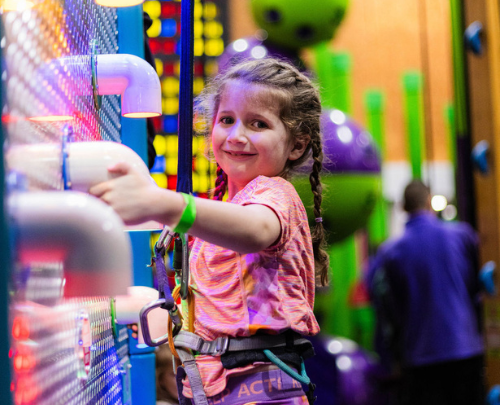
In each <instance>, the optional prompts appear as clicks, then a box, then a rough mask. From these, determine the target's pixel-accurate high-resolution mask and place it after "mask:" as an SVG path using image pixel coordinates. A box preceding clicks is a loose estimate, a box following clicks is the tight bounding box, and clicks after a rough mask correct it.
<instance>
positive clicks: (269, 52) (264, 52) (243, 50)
mask: <svg viewBox="0 0 500 405" xmlns="http://www.w3.org/2000/svg"><path fill="white" fill-rule="evenodd" d="M266 57H274V58H278V59H281V60H285V61H287V62H289V63H291V64H292V65H294V66H295V67H297V69H299V70H300V71H305V70H306V68H305V65H304V62H303V61H302V60H301V59H300V57H299V55H298V53H295V52H292V51H290V50H284V49H280V48H277V47H276V46H275V45H272V44H269V43H267V42H266V41H263V40H260V39H257V38H255V37H247V38H240V39H237V40H236V41H234V42H232V43H230V44H229V45H228V46H227V47H226V49H225V50H224V52H223V53H222V55H221V56H220V57H219V60H218V62H219V73H221V72H224V71H225V70H227V69H229V68H230V67H231V66H234V65H236V64H237V63H239V62H242V61H244V60H256V59H263V58H266Z"/></svg>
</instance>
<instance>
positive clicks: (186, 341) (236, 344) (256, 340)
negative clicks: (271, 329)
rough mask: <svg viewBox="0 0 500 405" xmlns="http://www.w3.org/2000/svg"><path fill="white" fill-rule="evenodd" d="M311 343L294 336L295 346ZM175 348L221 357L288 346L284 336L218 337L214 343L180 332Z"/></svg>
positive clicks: (297, 335)
mask: <svg viewBox="0 0 500 405" xmlns="http://www.w3.org/2000/svg"><path fill="white" fill-rule="evenodd" d="M303 343H309V341H308V340H307V339H305V338H303V337H301V336H300V335H299V334H295V335H294V336H293V344H294V345H300V344H303ZM174 345H175V347H176V348H177V347H181V348H185V349H191V350H194V351H196V352H198V353H199V354H209V355H211V356H220V355H222V354H224V353H226V352H238V351H243V350H262V349H273V348H277V347H284V346H286V337H285V336H284V335H254V336H251V337H241V338H229V337H226V336H224V337H218V338H217V339H215V340H213V341H208V340H203V339H202V338H201V337H199V336H198V335H195V334H194V333H191V332H187V331H184V330H182V331H180V332H179V333H178V334H177V335H176V336H175V337H174Z"/></svg>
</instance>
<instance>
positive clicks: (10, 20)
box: [0, 0, 130, 405]
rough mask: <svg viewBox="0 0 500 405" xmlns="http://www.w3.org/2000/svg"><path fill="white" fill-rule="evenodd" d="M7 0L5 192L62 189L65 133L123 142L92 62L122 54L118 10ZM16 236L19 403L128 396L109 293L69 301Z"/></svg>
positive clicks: (87, 1) (112, 102)
mask: <svg viewBox="0 0 500 405" xmlns="http://www.w3.org/2000/svg"><path fill="white" fill-rule="evenodd" d="M4 3H5V4H3V10H2V15H1V18H2V25H3V30H2V37H1V41H0V45H1V49H2V56H1V58H2V64H1V69H2V72H1V75H2V76H1V77H2V81H3V82H2V86H3V90H4V104H3V109H2V123H3V126H4V130H5V133H6V135H5V137H6V144H5V148H4V152H5V157H6V164H7V168H6V174H7V179H6V183H7V188H8V196H9V195H12V194H14V193H32V192H37V191H41V190H47V191H50V190H62V189H63V187H64V179H63V170H62V155H63V153H64V148H63V145H64V143H63V139H64V140H66V141H89V140H112V141H120V103H119V97H118V96H106V97H103V98H102V105H101V107H100V109H97V107H96V104H95V100H94V96H93V92H92V64H91V60H92V57H91V56H92V53H93V52H94V53H95V52H98V53H102V54H104V53H106V54H109V53H117V52H118V40H117V34H118V33H117V16H116V11H115V10H114V9H111V8H104V7H101V6H97V5H96V4H95V3H94V1H92V0H44V1H39V0H32V1H24V0H23V1H14V2H4ZM23 148H24V149H23ZM30 148H32V149H36V148H38V149H40V150H48V149H51V150H55V151H56V153H55V154H54V153H52V154H51V156H52V158H51V159H46V160H43V159H39V160H38V161H36V162H35V161H33V160H31V159H30V157H29V156H25V157H24V159H23V156H22V154H21V155H20V151H23V150H26V151H29V150H32V149H30ZM53 156H59V157H60V158H55V159H54V158H53ZM10 236H11V240H12V245H13V252H12V256H13V274H12V277H11V282H10V284H9V290H10V294H9V296H10V305H9V325H8V326H9V331H10V332H9V335H10V339H11V340H10V351H9V357H10V360H11V364H12V383H11V390H12V399H13V402H14V403H15V404H16V405H21V404H22V405H30V404H37V405H42V404H47V405H48V404H50V405H58V404H60V405H67V404H122V403H129V402H130V393H129V385H130V381H129V376H128V374H129V373H128V368H129V367H128V354H127V353H128V347H127V333H126V329H125V330H124V329H116V328H113V323H114V322H113V317H112V314H113V313H112V305H111V304H112V302H111V299H110V298H109V297H88V298H85V297H81V298H74V299H65V298H64V297H63V291H64V277H63V274H64V268H63V264H62V263H61V262H58V261H54V262H45V261H44V262H43V263H30V264H29V265H26V264H23V265H21V264H20V261H19V260H18V258H17V256H16V254H17V251H16V249H15V246H16V236H17V235H16V234H15V233H14V232H11V235H10Z"/></svg>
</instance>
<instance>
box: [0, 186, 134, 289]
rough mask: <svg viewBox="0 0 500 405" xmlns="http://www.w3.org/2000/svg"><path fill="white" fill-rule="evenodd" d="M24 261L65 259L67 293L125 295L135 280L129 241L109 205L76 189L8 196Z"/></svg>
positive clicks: (59, 260)
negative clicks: (77, 191)
mask: <svg viewBox="0 0 500 405" xmlns="http://www.w3.org/2000/svg"><path fill="white" fill-rule="evenodd" d="M8 204H9V213H10V216H11V218H12V220H13V226H14V229H15V234H14V235H15V242H16V244H17V246H16V247H17V249H16V253H17V256H18V257H17V260H18V261H19V262H20V263H21V264H31V263H36V262H38V263H43V262H45V263H47V262H63V264H64V265H63V266H64V274H65V281H66V284H65V296H67V297H77V296H112V295H118V294H124V293H125V292H126V291H127V287H129V286H130V285H131V284H132V264H131V263H132V259H131V257H132V256H131V248H130V239H129V237H128V235H127V234H126V233H125V232H123V227H124V225H123V222H122V220H121V219H120V217H119V216H118V215H117V214H116V213H115V212H114V211H113V210H112V209H111V208H110V207H109V206H107V205H106V204H105V203H103V202H102V201H100V200H99V199H97V198H94V197H92V196H89V195H86V194H82V193H76V192H69V191H65V192H60V191H50V192H30V193H16V194H13V195H12V196H11V197H9V201H8Z"/></svg>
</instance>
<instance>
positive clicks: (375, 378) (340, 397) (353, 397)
mask: <svg viewBox="0 0 500 405" xmlns="http://www.w3.org/2000/svg"><path fill="white" fill-rule="evenodd" d="M309 340H310V341H311V343H312V344H313V346H314V351H315V352H316V356H314V357H312V358H310V359H308V360H306V363H305V364H306V371H307V375H308V376H309V378H310V379H311V382H313V383H314V384H316V395H317V396H318V399H317V401H316V405H327V404H328V405H331V404H335V405H382V404H388V403H389V402H387V399H388V398H389V394H390V393H389V392H387V391H386V389H385V387H384V385H383V383H382V379H383V376H382V375H381V369H380V365H379V363H378V361H377V360H376V358H375V356H374V355H373V354H371V353H370V352H368V351H366V350H364V349H363V348H361V347H360V346H358V345H357V344H356V343H355V342H354V341H352V340H349V339H345V338H341V337H335V336H329V335H325V334H320V335H317V336H314V337H309Z"/></svg>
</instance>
